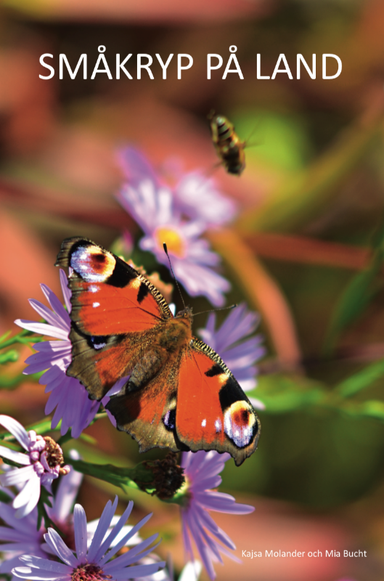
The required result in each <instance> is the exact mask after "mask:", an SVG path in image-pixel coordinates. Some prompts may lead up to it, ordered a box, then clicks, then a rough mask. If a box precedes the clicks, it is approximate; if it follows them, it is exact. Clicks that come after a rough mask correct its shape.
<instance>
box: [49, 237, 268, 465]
mask: <svg viewBox="0 0 384 581" xmlns="http://www.w3.org/2000/svg"><path fill="white" fill-rule="evenodd" d="M56 265H57V266H64V267H70V269H72V270H70V275H69V279H68V280H69V288H70V290H71V291H72V298H71V303H72V311H71V314H70V316H71V320H72V324H71V331H70V335H69V338H70V340H71V343H72V363H71V365H70V366H69V367H68V369H67V374H68V375H70V376H71V377H76V378H77V379H79V380H80V382H81V383H82V384H83V385H84V386H85V387H86V389H87V390H88V392H89V395H90V397H91V398H92V399H97V400H100V399H101V398H102V397H103V396H105V395H106V393H107V392H108V391H109V389H110V388H111V387H113V386H114V385H115V383H116V382H117V381H118V380H119V379H121V378H123V377H126V376H129V377H128V378H127V381H126V382H125V384H124V386H123V388H122V389H121V390H120V391H119V393H117V394H116V395H114V396H112V397H111V399H110V401H109V403H108V404H107V406H106V407H107V409H108V410H109V411H110V412H111V413H112V415H113V416H114V417H115V418H116V423H117V427H118V429H119V430H125V431H126V432H128V433H129V434H130V435H131V436H132V437H133V438H134V439H135V440H136V441H137V442H138V444H139V448H140V452H145V451H146V450H149V449H150V448H154V447H159V448H170V449H171V450H173V451H178V450H192V451H193V452H196V451H197V450H217V451H218V452H229V453H230V454H231V455H232V456H233V458H234V460H235V463H236V465H237V466H239V465H240V464H241V463H242V462H243V461H244V460H245V458H247V457H248V456H250V455H251V454H252V453H253V452H254V451H255V449H256V447H257V442H258V439H259V435H260V420H259V418H258V417H257V415H256V413H255V411H254V409H253V407H252V405H251V403H250V402H249V400H248V398H247V396H246V395H245V394H244V392H243V390H242V389H241V387H240V385H239V384H238V383H237V381H236V379H235V378H234V377H233V375H232V374H231V372H230V371H229V369H228V368H227V366H226V365H225V363H224V362H223V361H222V359H221V358H220V357H219V355H218V354H217V353H216V352H215V351H214V350H213V349H211V348H210V347H209V346H208V345H206V344H205V343H203V341H200V340H199V339H196V338H195V337H193V335H192V309H191V308H190V307H186V308H185V309H183V310H182V311H180V312H178V313H177V315H176V316H173V314H172V312H171V310H170V308H169V306H168V304H167V302H166V300H165V299H164V297H163V296H162V295H161V293H160V292H159V291H158V290H157V289H156V287H155V286H153V284H152V283H151V282H150V281H149V280H148V279H147V278H146V277H145V276H143V275H142V274H140V273H139V272H138V271H137V270H135V269H134V268H132V267H131V266H129V265H128V264H127V263H126V262H124V260H122V259H121V258H118V257H117V256H115V255H114V254H112V253H111V252H108V251H107V250H104V248H102V247H101V246H98V245H97V244H95V243H94V242H91V241H90V240H86V239H82V238H68V239H67V240H64V242H63V243H62V246H61V250H60V252H59V255H58V257H57V263H56Z"/></svg>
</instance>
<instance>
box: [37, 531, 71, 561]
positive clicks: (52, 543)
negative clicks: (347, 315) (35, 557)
mask: <svg viewBox="0 0 384 581" xmlns="http://www.w3.org/2000/svg"><path fill="white" fill-rule="evenodd" d="M44 539H45V542H46V543H47V545H48V546H49V547H50V549H51V550H52V552H53V553H54V554H55V555H57V556H58V557H59V558H60V559H61V560H62V561H63V562H64V563H65V564H66V565H69V566H70V567H76V566H77V565H78V561H77V559H76V558H75V556H74V555H73V553H72V551H71V550H70V549H69V548H68V547H67V545H66V544H65V543H64V541H63V539H62V538H61V537H60V535H59V534H58V533H57V532H56V531H55V530H54V529H51V528H50V529H48V532H47V533H46V534H45V535H44Z"/></svg>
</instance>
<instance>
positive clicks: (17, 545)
mask: <svg viewBox="0 0 384 581" xmlns="http://www.w3.org/2000/svg"><path fill="white" fill-rule="evenodd" d="M70 456H71V457H72V458H79V455H78V453H77V452H76V451H75V450H71V452H70ZM8 468H9V469H11V468H10V467H8ZM82 478H83V475H82V474H80V473H79V472H76V470H71V471H70V472H69V474H68V475H67V476H66V478H61V479H60V482H59V486H58V488H57V492H56V495H55V497H54V498H52V506H51V507H48V506H47V507H46V509H47V513H48V515H49V518H50V519H51V520H52V521H53V522H54V523H55V524H56V525H58V527H59V529H60V531H61V532H62V533H64V535H65V536H66V537H73V522H72V520H71V516H72V515H71V511H72V507H73V504H74V502H75V498H76V496H77V493H78V490H79V487H80V484H81V481H82ZM5 490H6V489H5ZM6 492H7V494H8V495H9V497H10V500H12V499H13V498H14V496H15V495H14V494H13V493H12V492H10V491H8V490H6ZM0 515H1V519H2V520H3V522H4V525H6V526H0V552H2V553H3V562H2V563H1V564H0V573H8V574H9V573H11V571H12V569H14V567H17V566H21V565H22V563H21V561H20V560H19V557H21V556H22V555H25V554H27V555H34V556H36V557H45V558H46V557H47V553H46V552H45V547H46V546H47V545H45V544H44V538H43V535H44V533H46V532H47V531H46V528H45V527H44V526H40V528H39V529H38V528H37V521H38V513H37V508H34V509H33V510H32V512H30V513H29V514H28V515H27V516H25V517H24V518H23V519H22V520H20V519H19V518H17V517H16V509H14V508H13V507H12V506H11V505H10V504H5V503H3V502H0ZM88 534H90V531H88ZM16 579H17V577H15V576H12V581H15V580H16Z"/></svg>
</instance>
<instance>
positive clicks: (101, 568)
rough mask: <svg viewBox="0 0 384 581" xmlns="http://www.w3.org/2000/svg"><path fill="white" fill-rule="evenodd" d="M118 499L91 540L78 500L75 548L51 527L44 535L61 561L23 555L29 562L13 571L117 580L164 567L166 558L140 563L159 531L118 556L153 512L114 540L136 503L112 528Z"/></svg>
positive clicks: (24, 575) (63, 579)
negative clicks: (117, 539)
mask: <svg viewBox="0 0 384 581" xmlns="http://www.w3.org/2000/svg"><path fill="white" fill-rule="evenodd" d="M117 500H118V499H117V497H116V498H115V501H114V502H113V504H112V502H111V501H108V502H107V504H106V506H105V508H104V511H103V514H102V515H101V518H100V520H99V522H98V525H97V528H96V530H95V534H94V536H93V538H92V541H91V543H90V544H89V543H88V542H87V519H86V514H85V511H84V509H83V507H82V506H81V505H80V504H76V505H75V509H74V536H75V551H72V550H71V549H70V548H69V547H68V546H67V545H66V544H65V543H64V541H63V539H62V538H61V537H60V535H59V534H58V533H57V532H56V531H55V530H54V529H52V528H50V529H48V532H47V533H46V534H45V535H44V538H45V540H46V543H47V544H48V546H49V548H50V550H51V552H52V553H53V554H54V555H56V556H57V557H58V558H59V559H60V562H59V561H52V560H49V559H44V558H41V557H35V556H33V555H24V556H22V557H20V560H21V561H23V563H25V565H26V566H24V567H16V568H15V569H13V571H12V572H13V574H14V575H16V577H20V578H21V579H34V580H37V581H38V580H42V581H45V580H46V579H50V580H51V581H54V580H56V579H57V580H60V581H73V580H75V579H78V580H80V579H81V580H83V581H85V580H87V579H89V580H90V581H91V580H93V581H95V580H100V581H101V580H102V579H108V578H110V579H114V580H115V581H123V580H124V581H125V580H126V579H132V578H135V577H144V576H146V575H150V574H152V573H155V572H156V571H158V570H159V569H160V568H161V567H164V565H165V563H164V562H159V563H152V564H143V565H140V564H138V561H140V559H142V558H144V557H146V556H147V555H148V553H150V552H151V551H152V550H153V548H154V547H153V546H152V543H153V542H154V541H155V539H156V538H157V535H156V534H155V535H152V536H151V537H149V538H148V539H146V540H145V541H141V542H140V543H138V544H137V545H136V546H135V547H132V548H130V549H129V551H126V552H124V553H123V554H121V555H119V556H117V557H116V554H117V553H118V552H119V551H120V549H122V548H123V547H124V546H125V545H126V544H127V542H128V541H129V539H131V538H132V537H133V536H134V535H135V534H136V533H137V531H138V530H139V529H140V528H141V527H142V526H143V525H144V524H145V523H146V522H147V520H148V519H149V518H150V516H151V515H148V516H146V517H145V518H143V519H142V520H141V521H140V522H139V523H138V524H137V525H135V526H134V527H133V528H131V529H130V530H129V532H128V533H127V534H126V535H124V536H123V537H122V538H121V539H120V540H119V541H118V542H114V541H115V540H116V538H117V536H118V535H119V534H120V531H121V530H122V529H123V527H124V524H125V522H126V520H127V519H128V517H129V515H130V514H131V511H132V507H133V502H130V503H129V504H128V507H127V508H126V510H125V511H124V513H123V514H122V516H121V517H120V518H119V519H118V521H117V524H116V525H115V526H114V528H113V529H112V530H111V531H110V532H109V527H110V526H111V522H112V518H113V516H114V512H115V510H116V507H117ZM114 557H115V558H114Z"/></svg>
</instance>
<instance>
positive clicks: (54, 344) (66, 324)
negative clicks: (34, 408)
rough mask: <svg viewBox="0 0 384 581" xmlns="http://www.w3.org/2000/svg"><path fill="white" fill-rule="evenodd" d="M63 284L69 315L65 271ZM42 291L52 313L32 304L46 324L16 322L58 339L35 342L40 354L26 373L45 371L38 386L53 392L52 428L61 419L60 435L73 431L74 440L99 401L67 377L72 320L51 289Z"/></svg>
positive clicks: (31, 360) (30, 361)
mask: <svg viewBox="0 0 384 581" xmlns="http://www.w3.org/2000/svg"><path fill="white" fill-rule="evenodd" d="M60 283H61V289H62V293H63V297H64V302H65V306H66V307H67V310H68V312H71V303H70V297H71V291H70V290H69V289H68V286H67V277H66V274H65V272H64V271H63V270H60ZM41 289H42V291H43V293H44V295H45V297H46V299H47V301H48V303H49V304H50V306H51V309H52V310H51V309H49V308H47V307H46V306H45V305H43V304H42V303H40V302H39V301H36V300H34V299H30V300H29V302H30V304H31V306H32V307H33V308H34V309H35V311H36V312H37V313H38V314H39V315H41V317H43V319H45V321H46V323H40V322H35V321H25V320H21V319H17V320H16V321H15V323H16V325H18V326H19V327H23V329H28V331H33V332H34V333H38V334H39V335H46V336H48V337H55V338H56V339H58V340H56V341H44V342H42V343H36V344H35V345H34V346H33V348H34V349H35V350H36V351H37V353H34V354H33V355H31V356H30V357H28V358H27V359H26V361H25V362H26V363H28V368H27V369H26V370H25V371H24V373H25V374H26V375H29V374H31V373H37V372H40V371H45V373H44V374H43V375H42V376H41V377H40V379H39V383H40V384H42V385H44V384H45V385H46V388H45V391H46V393H49V392H51V394H50V396H49V399H48V401H47V404H46V406H45V413H46V414H50V413H51V412H52V411H53V410H54V409H55V408H56V410H55V413H54V414H53V418H52V428H56V426H57V424H58V423H59V421H60V420H61V434H62V435H64V434H66V433H67V431H68V429H69V428H72V437H73V438H78V437H79V436H80V434H81V432H82V431H83V430H84V429H85V428H86V427H87V426H89V424H90V423H91V421H92V420H93V418H94V417H95V415H96V413H97V411H98V409H99V406H100V402H97V401H92V400H90V399H89V397H88V392H87V390H86V389H85V387H84V386H83V385H82V384H81V383H80V381H79V380H78V379H75V378H73V377H68V376H67V375H66V370H67V368H68V366H69V365H70V363H71V357H72V356H71V342H70V340H69V338H68V336H69V331H70V329H71V320H70V318H69V314H68V312H67V311H66V310H65V308H64V307H63V305H62V304H61V302H60V301H59V299H58V298H57V296H56V295H55V294H54V293H53V292H52V291H51V289H49V288H48V287H47V286H46V285H44V284H42V285H41Z"/></svg>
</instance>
